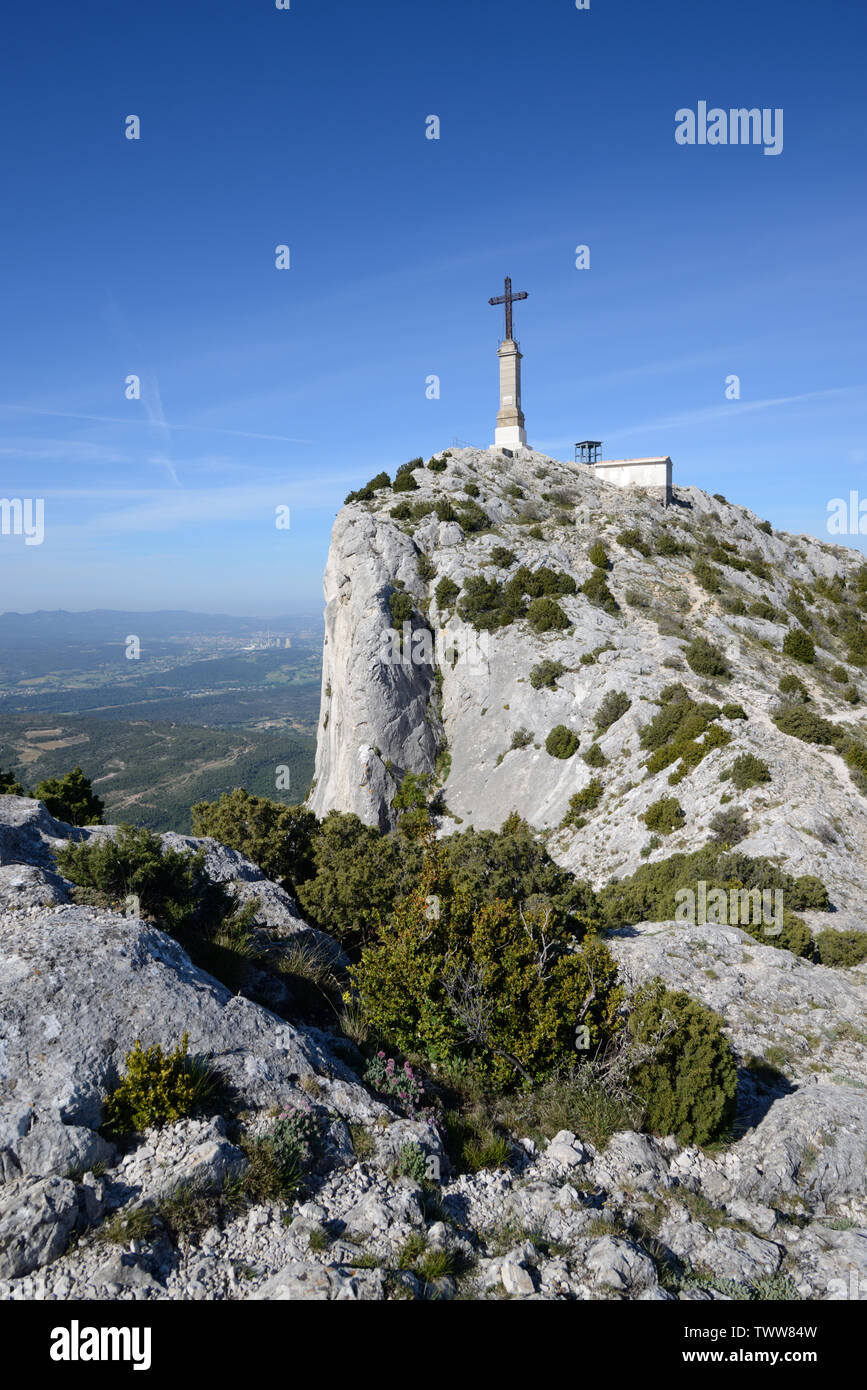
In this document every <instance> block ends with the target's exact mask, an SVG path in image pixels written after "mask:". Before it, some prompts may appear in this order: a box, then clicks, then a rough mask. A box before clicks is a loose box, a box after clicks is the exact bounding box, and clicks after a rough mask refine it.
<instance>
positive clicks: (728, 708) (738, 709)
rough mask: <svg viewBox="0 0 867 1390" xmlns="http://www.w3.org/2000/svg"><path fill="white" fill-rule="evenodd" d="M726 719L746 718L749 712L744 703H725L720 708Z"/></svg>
mask: <svg viewBox="0 0 867 1390" xmlns="http://www.w3.org/2000/svg"><path fill="white" fill-rule="evenodd" d="M720 713H721V714H722V716H723V718H724V719H746V717H747V712H746V710H745V709H744V708H743V706H742V705H723V707H722V709H721V710H720Z"/></svg>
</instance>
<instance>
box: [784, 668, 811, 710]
mask: <svg viewBox="0 0 867 1390" xmlns="http://www.w3.org/2000/svg"><path fill="white" fill-rule="evenodd" d="M778 689H779V691H780V694H781V695H786V696H788V698H789V700H791V701H793V702H794V701H799V702H800V703H801V704H804V705H806V704H807V703H808V701H809V699H810V692H809V690H808V689H807V687H806V686H805V685H804V682H803V681H801V680H798V677H797V676H791V675H787V676H780V684H779V686H778Z"/></svg>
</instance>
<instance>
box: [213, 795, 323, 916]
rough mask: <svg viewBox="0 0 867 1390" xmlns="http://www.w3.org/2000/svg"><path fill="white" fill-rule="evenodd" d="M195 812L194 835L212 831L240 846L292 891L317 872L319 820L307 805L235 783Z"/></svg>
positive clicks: (241, 851) (230, 844) (215, 836)
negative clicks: (315, 856)
mask: <svg viewBox="0 0 867 1390" xmlns="http://www.w3.org/2000/svg"><path fill="white" fill-rule="evenodd" d="M190 814H191V816H192V823H193V834H194V835H210V836H212V837H213V839H215V840H217V841H218V842H219V844H221V845H227V846H228V847H229V849H236V850H237V851H238V852H239V854H243V855H244V856H245V857H246V858H247V859H252V861H253V863H254V864H258V866H259V868H260V869H261V870H262V872H263V873H264V874H265V875H266V877H268V878H270V879H273V880H274V882H275V883H279V884H280V885H281V886H282V887H283V888H285V889H286V891H287V892H289V893H292V894H294V892H295V888H296V885H297V884H298V883H301V882H302V881H303V880H304V879H305V878H310V877H311V875H312V874H313V873H314V872H315V870H314V863H313V841H314V839H315V838H316V835H317V833H318V829H319V822H318V821H317V819H316V817H315V816H314V814H313V812H312V811H308V810H307V809H306V808H305V807H303V806H282V805H281V804H280V803H279V802H277V801H270V800H269V799H268V798H267V797H264V796H251V795H250V793H249V792H247V791H244V789H243V787H236V788H235V790H234V791H231V792H224V793H223V795H222V796H221V797H220V798H219V799H218V800H217V801H197V802H196V803H195V805H194V806H192V807H191V811H190Z"/></svg>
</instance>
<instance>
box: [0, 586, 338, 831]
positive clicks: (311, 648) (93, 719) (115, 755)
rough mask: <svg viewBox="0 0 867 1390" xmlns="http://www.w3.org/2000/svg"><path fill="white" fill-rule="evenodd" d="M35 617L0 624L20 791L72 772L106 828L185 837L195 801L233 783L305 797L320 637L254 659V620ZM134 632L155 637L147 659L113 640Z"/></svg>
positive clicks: (295, 640)
mask: <svg viewBox="0 0 867 1390" xmlns="http://www.w3.org/2000/svg"><path fill="white" fill-rule="evenodd" d="M29 616H31V617H32V618H33V621H32V622H29V621H28V615H9V614H7V615H3V616H2V617H0V637H2V638H3V639H4V645H3V651H2V657H0V769H2V770H4V771H11V772H14V773H15V775H16V777H17V778H18V780H19V781H20V782H21V783H22V784H23V785H24V786H25V787H33V786H35V785H36V784H37V783H38V782H41V781H42V780H43V779H44V778H46V777H56V776H62V774H63V773H65V772H67V771H69V769H70V768H72V767H74V766H75V765H76V764H77V765H79V766H80V767H81V768H82V769H83V771H84V772H85V774H86V775H87V776H88V777H89V778H90V779H91V781H92V782H93V786H94V790H95V791H96V792H97V794H98V795H99V796H100V797H102V799H103V800H104V802H105V804H106V809H105V819H106V820H107V821H120V820H128V821H131V822H132V823H133V824H135V825H144V826H147V827H148V828H149V829H151V830H178V831H181V832H187V833H188V832H189V830H190V828H191V826H190V814H189V808H190V806H191V805H192V804H193V803H194V802H196V801H201V800H212V799H213V798H214V797H217V796H219V795H220V794H221V793H222V792H224V791H230V790H231V789H232V788H234V787H245V788H246V789H247V790H248V791H250V792H254V793H258V794H259V795H263V796H270V797H273V798H274V800H277V801H282V802H285V803H286V804H294V803H297V802H299V801H302V800H303V799H304V797H305V795H306V794H307V791H308V788H309V786H310V782H311V779H312V776H313V763H314V757H315V751H316V738H315V736H316V727H317V723H318V719H319V701H320V681H321V650H322V647H321V637H320V636H319V635H318V634H315V633H312V632H310V631H304V632H301V633H298V632H294V631H293V633H292V638H291V641H292V645H291V647H289V648H286V647H285V646H279V647H277V646H262V647H259V648H257V649H255V650H249V644H250V642H251V638H252V640H253V641H255V640H256V637H255V620H233V619H219V618H216V617H212V616H210V615H196V614H180V615H178V614H172V615H162V614H137V615H126V614H111V613H95V614H92V615H89V614H36V615H29ZM197 624H200V625H201V626H197ZM163 628H164V629H165V631H164V632H163ZM136 630H142V631H143V632H145V633H146V634H149V635H148V636H147V637H146V638H143V639H142V655H141V659H140V660H138V661H129V660H126V659H125V658H124V655H123V648H122V644H121V645H119V644H118V642H117V641H116V640H115V641H112V642H108V641H107V640H106V634H107V633H108V632H112V633H114V632H115V631H117V632H118V633H121V634H123V633H125V632H130V631H136ZM278 768H288V769H289V783H290V786H289V789H287V790H284V789H278V788H277V785H276V783H277V769H278ZM282 780H284V781H285V780H286V779H285V777H283V778H282Z"/></svg>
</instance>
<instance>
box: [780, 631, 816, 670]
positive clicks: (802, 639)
mask: <svg viewBox="0 0 867 1390" xmlns="http://www.w3.org/2000/svg"><path fill="white" fill-rule="evenodd" d="M783 655H784V656H790V657H791V658H792V660H793V661H801V662H803V663H804V665H806V666H812V664H813V663H814V662H815V660H816V648H815V647H814V646H813V639H812V638H811V637H810V636H809V635H808V634H807V633H806V632H805V631H804V629H803V628H802V627H793V628H790V630H789V631H788V632H787V633H786V635H785V637H784V638H783Z"/></svg>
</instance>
